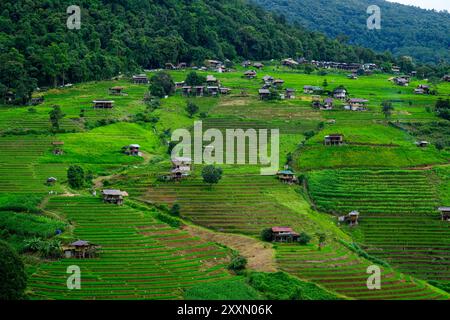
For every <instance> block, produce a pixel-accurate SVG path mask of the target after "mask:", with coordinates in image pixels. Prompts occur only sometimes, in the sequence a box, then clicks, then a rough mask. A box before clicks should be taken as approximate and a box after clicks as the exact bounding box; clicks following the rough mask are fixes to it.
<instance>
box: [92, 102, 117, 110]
mask: <svg viewBox="0 0 450 320" xmlns="http://www.w3.org/2000/svg"><path fill="white" fill-rule="evenodd" d="M92 103H93V106H92V107H93V108H94V109H111V108H113V107H114V101H112V100H94V101H92Z"/></svg>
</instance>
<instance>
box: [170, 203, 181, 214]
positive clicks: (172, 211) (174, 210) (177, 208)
mask: <svg viewBox="0 0 450 320" xmlns="http://www.w3.org/2000/svg"><path fill="white" fill-rule="evenodd" d="M180 209H181V207H180V205H179V204H178V203H174V204H173V206H172V208H170V210H169V213H170V214H171V215H173V216H176V217H179V216H180Z"/></svg>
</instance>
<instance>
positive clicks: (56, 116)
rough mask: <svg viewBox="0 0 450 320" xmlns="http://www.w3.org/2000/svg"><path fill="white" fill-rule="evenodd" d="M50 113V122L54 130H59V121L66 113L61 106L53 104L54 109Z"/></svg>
mask: <svg viewBox="0 0 450 320" xmlns="http://www.w3.org/2000/svg"><path fill="white" fill-rule="evenodd" d="M48 114H49V115H50V122H51V124H52V127H53V129H54V130H59V121H60V120H61V119H62V118H64V117H65V116H66V115H65V114H64V113H63V112H62V111H61V107H60V106H58V105H55V106H53V109H52V111H50V112H49V113H48Z"/></svg>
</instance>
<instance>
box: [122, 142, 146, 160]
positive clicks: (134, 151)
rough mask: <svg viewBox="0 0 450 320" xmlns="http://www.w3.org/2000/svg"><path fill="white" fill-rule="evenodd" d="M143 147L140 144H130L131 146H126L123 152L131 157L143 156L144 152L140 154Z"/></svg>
mask: <svg viewBox="0 0 450 320" xmlns="http://www.w3.org/2000/svg"><path fill="white" fill-rule="evenodd" d="M140 148H141V146H140V145H138V144H130V145H129V146H124V147H123V148H122V152H123V153H125V154H126V155H129V156H139V157H141V156H142V152H140V151H139V150H140Z"/></svg>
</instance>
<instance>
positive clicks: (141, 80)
mask: <svg viewBox="0 0 450 320" xmlns="http://www.w3.org/2000/svg"><path fill="white" fill-rule="evenodd" d="M133 83H134V84H148V83H149V80H148V78H147V76H146V75H145V74H139V75H135V76H133Z"/></svg>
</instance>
